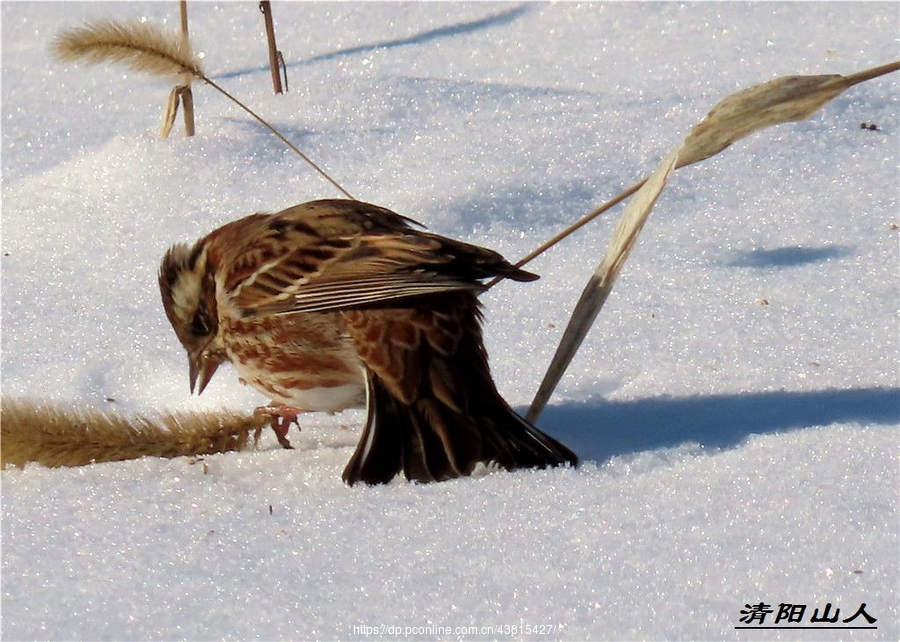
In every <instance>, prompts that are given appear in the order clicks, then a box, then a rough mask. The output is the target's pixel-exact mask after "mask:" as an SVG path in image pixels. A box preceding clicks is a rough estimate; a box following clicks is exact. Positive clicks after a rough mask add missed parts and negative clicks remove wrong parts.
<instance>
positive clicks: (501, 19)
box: [213, 5, 531, 80]
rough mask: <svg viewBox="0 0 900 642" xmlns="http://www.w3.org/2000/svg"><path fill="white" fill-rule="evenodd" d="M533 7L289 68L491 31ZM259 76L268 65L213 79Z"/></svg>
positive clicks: (327, 55) (350, 49)
mask: <svg viewBox="0 0 900 642" xmlns="http://www.w3.org/2000/svg"><path fill="white" fill-rule="evenodd" d="M530 10H531V8H530V7H528V6H526V5H518V6H515V7H512V8H511V9H506V10H505V11H501V12H499V13H493V14H491V15H489V16H485V17H484V18H479V19H477V20H470V21H468V22H461V23H458V24H453V25H447V26H444V27H438V28H436V29H430V30H428V31H423V32H422V33H417V34H415V35H412V36H408V37H406V38H397V39H395V40H387V41H385V42H375V43H371V44H364V45H357V46H355V47H348V48H346V49H338V50H337V51H331V52H329V53H325V54H320V55H318V56H313V57H312V58H307V59H306V60H301V61H299V62H292V63H288V64H287V65H286V67H287V68H288V69H291V68H294V67H300V66H303V65H310V64H313V63H317V62H323V61H326V60H333V59H335V58H341V57H343V56H353V55H356V54H364V53H369V52H372V51H377V50H379V49H393V48H395V47H405V46H409V45H421V44H425V43H428V42H431V41H433V40H440V39H442V38H450V37H452V36H459V35H464V34H467V33H472V32H474V31H479V30H481V29H488V28H490V27H497V26H502V25H506V24H509V23H511V22H514V21H515V20H516V19H517V18H518V17H519V16H521V15H522V14H524V13H526V12H528V11H530ZM257 73H270V70H269V66H268V65H265V66H261V67H253V68H250V69H238V70H235V71H229V72H226V73H222V74H215V75H214V76H213V78H214V79H219V80H222V79H228V78H236V77H238V76H244V75H247V74H257Z"/></svg>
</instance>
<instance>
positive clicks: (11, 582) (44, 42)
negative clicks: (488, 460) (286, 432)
mask: <svg viewBox="0 0 900 642" xmlns="http://www.w3.org/2000/svg"><path fill="white" fill-rule="evenodd" d="M189 5H190V11H191V32H192V38H193V41H194V43H195V47H196V48H197V49H198V50H201V51H203V52H205V58H204V65H205V68H206V71H207V73H209V74H210V75H211V77H213V78H214V79H215V80H216V81H217V82H219V83H220V84H222V85H223V86H224V87H225V88H227V89H228V90H229V91H231V92H232V93H234V94H236V95H237V96H239V97H240V98H242V99H243V100H245V101H246V102H247V103H249V104H250V105H252V106H253V107H254V108H256V109H257V110H258V111H259V112H260V113H261V114H263V115H264V116H266V117H267V118H268V119H270V120H271V121H272V122H273V123H274V124H275V125H276V126H277V127H278V128H279V129H280V130H281V131H282V132H284V133H285V134H286V135H287V136H288V137H289V138H290V139H291V140H292V141H294V142H295V143H296V144H298V145H299V146H300V147H301V148H302V149H304V150H305V151H306V152H307V153H309V154H310V155H311V156H312V157H313V158H314V159H315V160H316V161H317V162H319V163H320V164H321V165H323V166H324V167H325V168H327V169H328V170H329V171H330V172H331V173H332V174H333V175H334V176H335V178H337V179H338V180H339V181H340V182H341V183H342V184H343V185H344V187H346V189H348V190H349V191H350V192H351V193H352V194H354V195H355V196H356V197H357V198H360V199H362V200H366V201H370V202H374V203H378V204H380V205H384V206H387V207H390V208H392V209H394V210H396V211H398V212H400V213H402V214H406V215H408V216H412V217H414V218H416V219H418V220H420V221H421V222H423V223H425V224H426V225H428V227H429V228H431V229H432V230H434V231H437V232H439V233H442V234H447V235H451V236H454V237H457V238H460V239H464V240H467V241H470V242H475V243H479V244H483V245H487V246H490V247H493V248H495V249H497V250H499V251H501V252H502V253H504V254H505V255H506V256H507V257H509V258H510V259H516V258H518V257H520V256H522V255H524V254H525V253H527V252H528V251H529V250H531V249H532V248H534V247H535V246H536V245H538V244H539V243H540V242H541V241H543V240H545V239H546V238H548V237H549V236H551V235H552V234H553V233H555V232H556V231H557V230H559V229H560V228H561V227H563V226H564V225H565V224H566V223H568V222H570V221H573V220H575V219H576V218H577V217H578V216H580V215H581V214H584V213H586V212H587V211H589V210H591V209H592V208H593V207H594V206H596V205H598V204H599V203H601V202H603V201H604V200H606V199H608V198H610V197H611V196H614V195H615V194H616V193H617V192H618V191H619V190H620V189H621V188H623V187H626V186H628V185H630V184H632V183H633V182H634V181H636V180H637V179H638V178H640V177H641V176H643V175H645V174H646V173H647V172H649V171H650V170H651V169H652V168H653V167H654V166H655V163H657V162H658V161H659V159H661V158H662V156H663V155H664V154H665V153H666V152H667V151H668V150H669V149H670V148H671V147H673V146H674V145H675V144H677V142H678V141H679V140H681V138H682V137H683V136H684V135H685V134H686V133H687V132H688V130H689V129H690V127H691V126H692V125H693V124H694V123H696V122H697V121H698V120H699V119H700V118H702V117H703V116H704V115H705V114H706V112H707V111H708V110H709V109H710V107H711V106H712V105H713V104H714V103H715V102H717V101H718V100H719V99H720V98H722V97H724V96H725V95H726V94H728V93H731V92H733V91H735V90H737V89H739V88H741V87H746V86H749V85H752V84H755V83H759V82H762V81H765V80H769V79H771V78H774V77H776V76H780V75H786V74H795V73H801V74H823V73H851V72H854V71H858V70H861V69H864V68H866V67H870V66H874V65H878V64H882V63H885V62H889V61H891V60H894V59H896V58H897V57H898V37H900V27H898V25H900V5H898V4H897V3H893V2H892V3H879V4H858V3H847V4H838V3H827V4H819V3H796V4H794V3H791V4H776V3H760V4H756V3H747V4H745V3H729V4H713V3H708V4H707V3H704V4H676V3H665V4H588V5H575V4H566V3H560V4H487V3H477V4H461V3H452V4H448V3H438V4H419V3H413V4H386V3H375V4H349V3H348V4H343V3H339V4H334V3H327V4H326V3H321V4H320V3H297V4H294V3H280V2H278V3H275V4H274V15H275V22H276V35H277V37H278V44H279V48H280V49H281V50H282V51H283V52H284V56H285V59H286V61H287V64H288V76H289V83H290V91H289V93H287V94H286V95H283V96H275V95H273V93H272V90H271V78H270V75H269V71H268V67H267V56H266V47H265V36H264V32H263V18H262V16H261V15H260V13H259V10H258V8H257V3H256V2H243V3H221V4H212V3H189ZM0 11H2V170H3V179H2V180H3V192H2V206H3V215H2V223H3V226H2V232H3V238H2V331H3V336H2V339H3V345H2V377H3V379H2V386H3V394H4V395H9V396H27V397H30V398H34V399H54V400H65V401H70V402H73V403H78V404H82V405H91V406H95V407H112V408H118V409H123V410H127V411H138V412H153V411H156V410H159V409H187V408H219V407H223V406H227V407H231V408H238V409H242V410H249V409H251V408H253V407H254V406H256V405H258V404H260V403H262V402H263V401H264V399H262V398H261V397H259V396H258V395H257V394H256V393H254V392H253V391H251V390H249V389H246V388H244V387H242V386H241V385H240V384H239V383H238V381H237V378H236V377H235V376H234V374H233V372H232V371H230V370H228V369H225V370H223V371H221V372H220V373H219V374H218V375H217V377H216V378H215V379H214V380H213V383H212V384H211V385H210V387H209V389H208V390H207V391H206V392H205V393H204V395H203V396H202V397H200V398H196V397H193V398H192V397H190V396H189V394H188V379H187V362H186V358H185V355H184V354H183V351H182V349H181V347H180V346H179V345H178V343H177V341H176V338H175V336H174V334H173V333H172V331H171V328H170V327H169V325H168V322H167V321H166V319H165V317H164V315H163V312H162V308H161V305H160V302H159V295H158V292H157V286H156V269H157V265H158V261H159V259H160V258H161V256H162V254H163V252H164V251H165V249H166V248H167V247H168V246H169V245H170V244H172V243H174V242H177V241H191V240H193V239H195V238H198V237H199V236H201V235H202V234H204V233H206V232H208V231H210V230H212V229H213V228H215V227H217V226H219V225H221V224H223V223H225V222H226V221H230V220H233V219H235V218H238V217H241V216H244V215H247V214H250V213H252V212H255V211H275V210H278V209H281V208H284V207H287V206H289V205H292V204H295V203H299V202H302V201H307V200H312V199H315V198H322V197H336V196H338V194H337V193H336V192H335V191H334V189H333V188H331V187H330V186H329V185H328V184H327V183H325V182H324V181H323V180H322V179H321V178H320V177H318V176H317V175H316V174H314V173H313V172H312V171H311V170H310V169H309V168H308V167H306V166H305V165H304V164H303V163H302V162H301V161H300V160H299V159H298V158H297V157H295V156H294V155H293V154H291V153H290V152H289V151H287V150H285V148H284V147H283V145H281V143H279V142H278V141H277V140H275V139H274V138H273V137H272V136H271V135H269V134H268V133H266V132H265V131H264V130H262V129H261V128H260V127H259V126H257V125H256V124H254V122H253V121H251V120H250V119H249V117H248V116H246V115H245V114H244V113H243V112H241V111H239V110H238V109H237V108H236V107H234V106H233V105H232V104H230V103H228V102H226V101H225V100H224V99H223V98H222V97H221V96H220V95H218V94H217V93H215V92H214V91H213V90H212V89H210V88H209V87H205V86H202V85H195V88H194V98H195V103H196V110H197V128H198V135H197V136H196V137H194V138H191V139H188V138H185V137H184V136H183V135H182V130H181V125H180V120H179V123H178V124H177V125H176V129H175V131H174V132H173V134H172V136H171V137H170V138H169V139H167V140H160V139H158V138H157V136H156V130H157V128H158V125H159V120H160V113H161V108H162V105H163V103H164V100H165V98H166V96H167V94H168V92H169V89H170V86H169V85H167V84H166V83H165V82H161V81H157V80H154V79H150V78H147V77H145V76H142V75H138V74H135V73H132V72H130V71H128V70H126V69H124V68H119V67H99V68H95V67H86V66H83V65H74V64H60V63H57V62H54V61H53V60H51V59H50V58H49V56H48V53H47V52H48V43H49V41H50V40H51V38H52V37H53V36H54V34H56V33H57V32H58V30H60V29H62V28H64V27H70V26H76V25H78V24H80V22H81V21H82V20H83V19H86V18H92V17H113V18H121V19H124V18H138V17H142V16H145V17H146V18H147V19H148V20H151V21H154V22H157V23H162V22H165V23H166V24H167V25H168V26H169V27H170V28H172V29H176V28H177V24H178V6H177V3H175V2H166V3H137V2H135V3H128V4H107V3H85V4H81V3H64V4H63V3H53V4H49V3H48V4H45V3H34V4H32V3H8V2H7V3H3V5H2V8H0ZM898 110H900V89H898V75H897V74H892V75H890V76H888V77H884V78H881V79H877V80H874V81H871V82H868V83H865V84H863V85H860V86H858V87H856V88H853V89H851V90H850V91H848V92H847V93H846V94H844V95H843V96H841V97H839V98H838V99H836V100H835V101H834V102H833V103H832V104H830V105H828V106H827V107H826V108H825V109H824V111H822V112H821V113H819V114H817V115H816V116H815V117H814V118H813V119H812V120H810V121H806V122H803V123H797V124H791V125H784V126H780V127H777V128H775V129H772V130H768V131H765V132H762V133H760V134H757V135H755V136H754V137H752V138H750V139H747V140H745V141H741V142H740V143H738V144H737V145H735V146H734V147H733V148H731V149H729V150H727V151H726V152H724V153H723V154H721V155H720V156H718V157H716V158H715V159H712V160H710V161H707V162H704V163H702V164H700V165H696V166H692V167H689V168H685V169H683V170H679V171H678V172H677V173H676V174H675V176H674V178H673V180H672V183H671V184H670V186H669V187H668V188H667V191H666V192H664V194H663V197H662V198H661V199H660V201H659V203H658V204H657V207H656V209H655V211H654V213H653V215H652V216H651V218H650V221H649V222H648V224H647V227H646V228H645V231H644V234H643V235H642V237H641V239H640V241H639V243H638V246H637V248H636V250H635V252H634V254H633V256H632V258H631V260H630V262H629V264H628V265H627V266H626V268H625V270H624V273H623V275H622V277H621V279H620V280H619V282H618V284H617V286H616V290H615V292H614V293H613V295H612V297H611V298H610V300H609V302H608V304H607V306H606V308H605V309H604V310H603V312H602V313H601V315H600V318H599V320H598V323H597V325H596V326H595V328H594V329H593V331H592V332H591V333H590V335H589V336H588V339H587V341H586V343H585V345H584V346H583V348H582V350H581V351H580V352H579V354H578V356H577V357H576V359H575V361H574V363H573V364H572V367H571V369H570V371H569V372H568V373H567V375H566V376H565V378H564V379H563V381H562V384H561V386H560V388H559V390H558V391H557V394H556V395H555V396H554V397H553V399H552V401H551V405H550V407H548V409H547V410H546V412H545V413H544V415H543V416H542V417H541V419H540V421H539V422H538V423H539V425H540V426H541V427H542V428H543V429H545V430H546V431H548V432H550V433H551V434H553V435H555V436H557V437H558V438H560V439H561V440H563V441H564V442H566V443H567V444H569V445H570V446H571V447H572V448H573V449H574V450H576V451H577V452H578V453H579V454H580V455H581V456H582V458H583V460H584V464H583V465H582V466H581V467H580V468H579V469H577V470H550V471H525V472H519V473H514V474H503V473H498V474H490V475H482V476H479V477H475V478H470V479H462V480H457V481H453V482H448V483H443V484H436V485H411V484H407V483H402V482H399V481H397V482H395V483H392V484H390V485H387V486H383V487H376V488H364V487H354V488H348V487H346V486H344V485H343V484H342V483H341V481H340V472H341V470H342V468H343V466H344V464H345V463H346V461H347V459H348V458H349V456H350V454H351V452H352V449H353V447H354V445H355V442H356V439H357V437H358V434H359V429H360V424H361V422H362V420H363V416H362V413H360V412H351V413H344V414H342V415H338V416H334V417H328V416H311V417H309V418H307V419H306V421H305V422H304V430H303V432H302V433H301V434H299V435H298V434H297V433H293V437H292V439H293V441H294V443H295V446H297V447H298V448H297V450H294V451H285V450H281V449H280V448H279V447H278V446H277V444H276V443H275V441H274V439H273V438H272V437H271V436H268V435H267V437H266V438H265V440H264V442H263V443H262V445H261V447H260V449H259V450H257V451H252V452H245V453H231V454H226V455H221V456H213V457H207V458H206V460H205V462H203V463H204V464H205V466H203V465H199V464H197V463H192V462H191V461H188V460H186V459H174V460H155V459H145V460H138V461H130V462H122V463H114V464H102V465H95V466H88V467H84V468H77V469H56V470H50V469H44V468H41V467H38V466H29V467H27V468H26V469H25V470H6V471H4V472H3V473H2V536H3V539H2V637H3V638H4V639H8V640H14V639H23V640H24V639H53V640H55V639H157V638H158V639H192V640H193V639H281V638H284V639H288V638H290V639H313V638H316V639H319V638H321V639H351V640H356V639H405V638H412V639H431V638H437V639H454V638H465V639H476V640H480V639H485V640H486V639H555V638H564V639H588V638H591V639H631V638H643V639H663V638H665V639H685V640H687V639H734V640H749V639H770V638H773V639H774V638H777V639H783V640H801V639H803V640H806V639H837V638H842V639H859V640H872V639H890V640H896V639H898V637H900V595H898V593H900V591H898V584H900V574H898V567H900V561H898V560H900V543H898V528H900V527H898V523H900V512H898V504H900V501H898V497H900V490H898V485H900V483H898V455H900V444H898V425H900V376H898V363H900V339H898V336H900V335H898V310H900V291H898V265H900V257H898V234H900V232H898V230H897V229H896V227H897V225H898V223H900V216H898V210H900V204H898V200H900V198H898V197H900V172H898V163H900V159H898V150H900V144H898V130H900V115H898ZM862 122H866V123H875V124H877V125H878V127H879V129H878V130H877V131H870V130H868V129H861V127H860V123H862ZM619 211H620V210H617V211H616V212H615V213H614V216H609V217H607V218H606V219H605V220H603V221H599V222H597V223H595V224H593V225H591V226H590V227H589V228H586V229H585V230H583V231H581V232H579V233H578V235H577V236H575V237H573V238H572V239H570V240H568V241H566V242H565V243H564V244H563V245H561V246H559V247H558V248H556V249H554V250H552V251H551V252H549V253H548V254H546V255H544V256H543V257H541V258H540V259H538V260H537V261H535V262H534V263H533V264H532V266H531V267H532V268H533V269H535V270H536V271H538V272H539V273H540V274H541V275H542V277H543V278H542V279H541V280H540V281H538V282H536V283H533V284H514V283H505V284H503V285H502V286H500V287H497V288H495V289H493V290H491V291H490V292H489V293H487V294H486V295H485V296H484V303H485V305H486V313H487V321H486V335H487V343H488V349H489V352H490V355H491V363H492V367H493V371H494V375H495V378H496V380H497V382H498V385H499V387H500V389H501V390H502V392H503V393H504V394H505V395H506V397H507V398H508V400H509V401H510V402H511V403H512V404H514V405H515V406H516V407H518V408H520V409H522V408H524V407H526V406H527V404H528V403H529V401H530V399H531V396H532V395H533V394H534V391H535V390H536V388H537V384H538V382H539V380H540V378H541V376H542V374H543V372H544V369H545V368H546V365H547V364H548V363H549V360H550V357H551V355H552V353H553V351H554V349H555V347H556V344H557V342H558V340H559V337H560V335H561V333H562V329H563V327H564V326H565V323H566V321H567V318H568V314H569V313H570V312H571V309H572V305H573V303H574V301H575V300H576V299H577V297H578V295H579V293H580V291H581V288H582V286H583V284H584V282H585V280H586V279H587V277H588V276H589V274H590V273H591V272H592V271H593V269H594V267H595V266H596V263H597V262H598V261H599V258H600V256H601V255H602V252H603V250H604V249H605V245H606V241H607V238H608V236H609V233H610V230H611V229H612V225H613V223H614V220H615V216H617V215H618V213H619ZM109 399H112V400H114V401H108V400H109ZM342 426H348V427H349V428H348V429H342ZM761 602H762V603H765V604H768V605H770V606H772V608H773V610H774V611H775V613H771V614H769V615H768V616H767V619H766V622H765V624H767V625H770V624H775V617H776V615H777V611H778V610H779V605H781V604H787V605H806V609H805V611H804V614H803V616H802V617H801V618H800V621H799V622H788V621H786V620H782V621H781V622H778V626H779V627H783V626H785V625H790V626H797V625H800V624H802V625H807V626H809V625H811V624H810V619H811V616H812V615H813V614H814V613H813V612H814V610H815V609H819V611H820V614H821V612H822V611H823V610H824V608H825V605H826V604H829V603H830V604H831V609H832V610H831V614H832V615H833V614H834V609H835V608H840V619H839V620H838V622H837V624H838V625H841V626H859V625H863V626H876V627H877V629H875V630H871V629H870V630H848V629H843V630H840V631H833V632H825V631H784V630H781V631H779V630H774V631H773V630H749V631H748V630H743V629H736V628H735V627H737V626H742V625H743V623H742V622H741V621H740V619H741V617H742V615H741V610H742V609H744V610H746V607H745V605H746V604H750V605H754V604H759V603H761ZM862 603H865V605H866V607H865V611H866V613H867V614H868V615H870V616H872V617H874V618H877V621H876V622H875V623H874V624H872V625H869V624H868V622H866V621H865V620H864V618H863V616H860V617H858V618H857V619H856V620H854V621H852V622H850V623H847V624H843V623H842V620H844V619H847V618H849V617H850V616H851V615H853V614H854V612H856V611H857V609H858V608H859V607H860V605H861V604H862ZM797 611H799V608H798V609H795V612H797ZM752 626H758V625H757V624H756V623H755V622H754V623H752ZM460 627H462V628H460ZM470 627H474V628H470ZM526 627H532V628H528V629H526ZM541 627H543V628H541Z"/></svg>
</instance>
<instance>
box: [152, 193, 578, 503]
mask: <svg viewBox="0 0 900 642" xmlns="http://www.w3.org/2000/svg"><path fill="white" fill-rule="evenodd" d="M411 224H415V222H414V221H412V220H410V219H407V218H405V217H403V216H400V215H399V214H395V213H394V212H391V211H389V210H386V209H384V208H382V207H378V206H375V205H369V204H366V203H360V202H358V201H351V200H323V201H313V202H310V203H304V204H302V205H297V206H295V207H290V208H288V209H286V210H284V211H281V212H278V213H276V214H254V215H252V216H248V217H246V218H242V219H240V220H237V221H234V222H232V223H229V224H227V225H225V226H223V227H221V228H219V229H217V230H215V231H214V232H212V233H211V234H209V235H208V236H206V237H204V238H202V239H200V240H199V241H197V242H196V243H195V244H194V245H191V246H188V245H183V244H179V245H175V246H173V247H172V248H171V249H170V250H169V251H168V252H167V253H166V255H165V256H164V257H163V260H162V264H161V266H160V270H159V287H160V292H161V294H162V299H163V306H164V308H165V311H166V316H167V317H168V318H169V321H170V322H171V323H172V327H173V328H174V329H175V334H176V335H178V339H179V340H180V341H181V343H182V345H183V346H184V347H185V349H186V350H187V353H188V360H189V361H190V384H191V391H193V390H194V389H195V388H196V389H197V392H198V394H199V393H201V392H203V389H204V388H205V387H206V385H207V384H208V383H209V381H210V379H211V378H212V376H213V374H214V373H215V372H216V369H217V368H218V367H219V365H221V364H222V363H223V362H225V361H228V362H231V364H232V365H233V366H234V368H235V369H236V370H237V372H238V375H239V376H240V378H241V380H242V381H243V382H245V383H248V384H250V385H251V386H253V387H254V388H256V389H257V390H259V391H260V392H262V393H263V394H264V395H266V396H267V397H269V398H270V399H272V401H273V403H272V405H271V406H268V407H267V410H268V411H269V412H272V413H273V417H274V418H273V428H275V430H276V434H277V435H278V437H279V441H280V442H281V443H282V445H287V439H286V433H287V429H288V426H289V425H290V423H291V421H295V420H296V415H297V413H299V412H315V411H325V412H336V411H340V410H344V409H346V408H358V407H364V406H365V407H366V408H367V409H368V413H367V414H368V417H367V420H366V425H365V428H364V429H363V432H362V436H361V438H360V442H359V444H358V446H357V447H356V451H355V452H354V454H353V456H352V457H351V459H350V462H349V463H348V464H347V467H346V468H345V470H344V474H343V478H344V481H345V482H347V483H348V484H351V485H352V484H354V483H356V482H359V481H362V482H366V483H370V484H375V483H385V482H388V481H390V480H391V479H393V478H394V477H395V476H396V475H397V474H399V473H401V472H402V473H403V474H404V475H405V476H406V478H407V479H409V480H415V481H421V482H428V481H441V480H445V479H451V478H454V477H460V476H463V475H468V474H470V473H471V472H472V470H473V469H474V468H475V466H476V465H477V464H478V463H479V462H484V463H485V464H496V465H498V466H500V467H502V468H505V469H507V470H514V469H517V468H531V467H546V466H559V465H563V464H571V465H576V464H577V462H578V458H577V457H576V456H575V454H573V453H572V451H570V450H569V449H568V448H566V447H565V446H563V445H562V444H561V443H559V442H558V441H556V440H555V439H553V438H551V437H549V436H548V435H546V434H544V433H543V432H541V431H540V430H538V429H537V428H535V427H534V426H532V425H531V424H530V423H528V422H526V421H525V420H524V419H522V418H521V417H519V416H518V415H517V414H516V413H515V412H513V410H512V409H511V408H510V407H509V405H508V404H507V403H506V402H505V401H504V400H503V398H502V397H501V396H500V394H499V393H498V392H497V388H496V386H495V385H494V381H493V379H492V378H491V374H490V370H489V369H488V360H487V353H486V352H485V349H484V342H483V340H482V334H481V312H480V308H479V303H478V298H477V297H478V294H479V293H480V292H481V291H483V289H484V285H483V284H482V282H481V281H482V279H487V278H491V277H495V276H503V277H506V278H510V279H514V280H516V281H531V280H534V279H536V278H538V277H537V276H536V275H534V274H531V273H529V272H525V271H524V270H521V269H518V268H516V267H514V266H512V265H510V264H509V263H508V262H507V261H506V260H505V259H503V257H501V256H500V255H499V254H497V253H496V252H493V251H491V250H487V249H484V248H481V247H477V246H474V245H469V244H467V243H462V242H460V241H454V240H452V239H448V238H444V237H442V236H438V235H436V234H430V233H428V232H425V231H422V230H420V229H417V228H415V227H413V226H412V225H411Z"/></svg>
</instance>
